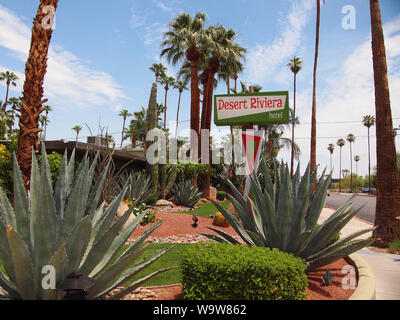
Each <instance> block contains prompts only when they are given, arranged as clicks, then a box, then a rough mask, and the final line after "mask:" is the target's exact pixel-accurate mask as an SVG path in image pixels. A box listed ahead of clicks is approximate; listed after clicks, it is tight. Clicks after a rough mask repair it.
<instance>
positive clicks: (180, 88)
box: [174, 81, 188, 139]
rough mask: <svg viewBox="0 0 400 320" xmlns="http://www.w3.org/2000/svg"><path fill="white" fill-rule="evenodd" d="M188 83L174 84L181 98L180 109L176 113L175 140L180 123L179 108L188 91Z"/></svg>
mask: <svg viewBox="0 0 400 320" xmlns="http://www.w3.org/2000/svg"><path fill="white" fill-rule="evenodd" d="M187 84H188V83H187V82H186V81H177V82H175V84H174V89H178V90H179V98H178V108H177V111H176V128H175V139H176V138H177V137H178V123H179V107H180V105H181V95H182V92H183V91H184V90H188V87H187Z"/></svg>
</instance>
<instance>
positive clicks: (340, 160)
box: [339, 147, 342, 192]
mask: <svg viewBox="0 0 400 320" xmlns="http://www.w3.org/2000/svg"><path fill="white" fill-rule="evenodd" d="M339 153H340V156H339V192H342V147H340V150H339Z"/></svg>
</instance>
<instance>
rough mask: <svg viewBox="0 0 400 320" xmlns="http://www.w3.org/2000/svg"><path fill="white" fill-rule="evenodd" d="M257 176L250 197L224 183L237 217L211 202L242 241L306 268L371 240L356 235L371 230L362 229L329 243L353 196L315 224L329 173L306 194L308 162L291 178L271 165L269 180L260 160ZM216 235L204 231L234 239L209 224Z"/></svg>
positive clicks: (224, 239) (350, 215) (309, 184)
mask: <svg viewBox="0 0 400 320" xmlns="http://www.w3.org/2000/svg"><path fill="white" fill-rule="evenodd" d="M261 170H262V172H261V174H260V180H261V181H259V178H257V175H256V174H254V175H253V176H252V177H251V187H252V190H253V196H252V198H249V197H245V198H244V197H243V196H242V195H241V194H240V192H239V191H238V190H237V189H236V188H235V186H234V185H233V184H232V183H231V182H230V181H229V180H226V181H227V183H228V184H229V185H230V187H231V190H232V194H233V196H231V195H229V198H230V199H231V201H232V204H233V206H234V207H235V210H236V211H237V214H238V216H239V218H240V222H239V220H238V219H237V218H236V217H235V216H234V215H232V214H231V213H230V212H228V211H227V210H225V209H224V208H222V207H221V206H220V205H219V204H218V203H217V202H215V201H213V203H214V205H215V206H216V207H217V208H218V210H219V211H220V212H221V213H222V214H223V215H224V217H225V218H226V219H227V220H228V222H229V224H230V225H231V226H232V227H233V228H234V229H235V231H236V232H237V233H238V234H239V236H240V237H241V238H242V239H243V241H244V242H245V243H246V244H248V245H255V246H264V247H270V248H277V249H279V250H281V251H285V252H288V253H292V254H294V255H295V256H298V257H301V258H304V259H305V260H306V262H307V264H308V265H309V267H308V268H309V270H311V269H313V268H317V267H320V266H323V265H326V264H329V263H331V262H334V261H336V260H338V259H340V258H342V257H345V256H347V255H349V254H351V253H353V252H355V251H357V250H359V249H361V248H363V247H365V246H367V245H368V244H370V243H371V242H372V240H371V239H366V240H359V239H356V238H358V237H359V236H360V235H362V234H365V233H367V232H370V231H372V230H373V228H372V229H367V230H362V231H359V232H356V233H354V234H352V235H350V236H347V237H344V238H342V239H340V240H338V241H336V242H334V243H333V244H330V245H329V242H330V241H331V239H332V237H333V236H334V235H335V234H337V233H338V232H339V231H340V230H341V229H342V228H343V227H344V226H345V225H346V224H347V223H348V222H349V221H350V219H352V218H353V217H354V216H355V215H356V214H357V212H358V211H359V210H360V209H361V208H360V209H358V210H356V211H353V212H352V211H351V206H352V203H353V200H354V197H353V198H351V199H350V200H349V201H347V202H346V203H345V204H344V205H343V206H341V207H340V208H339V209H338V210H336V211H335V212H334V213H333V214H332V215H331V216H330V217H329V218H328V219H327V220H326V221H324V222H323V223H322V224H321V225H320V226H317V221H318V218H319V217H320V214H321V212H322V209H323V207H324V204H325V198H326V192H327V190H328V187H329V185H330V177H329V178H327V179H325V175H324V174H325V171H324V172H323V173H322V175H321V178H320V179H319V181H318V183H317V186H316V189H315V191H314V192H312V189H313V181H314V180H315V178H316V172H314V173H313V174H312V175H311V176H310V166H308V167H307V170H306V172H305V173H304V175H303V177H300V170H299V167H298V168H297V171H296V174H295V175H294V176H293V179H292V180H291V179H290V173H289V170H288V168H287V166H286V165H281V166H280V168H279V169H275V177H274V183H273V182H272V179H271V175H270V173H269V171H268V169H267V165H266V163H265V161H262V162H261ZM210 229H211V230H213V231H215V232H217V233H218V234H219V235H220V236H221V237H218V236H215V235H207V236H208V237H210V238H212V239H214V240H217V241H220V242H230V243H238V242H237V241H236V240H235V239H234V238H232V237H231V236H229V235H228V234H226V233H225V232H223V231H221V230H218V229H214V228H210Z"/></svg>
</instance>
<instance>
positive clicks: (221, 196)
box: [217, 190, 226, 201]
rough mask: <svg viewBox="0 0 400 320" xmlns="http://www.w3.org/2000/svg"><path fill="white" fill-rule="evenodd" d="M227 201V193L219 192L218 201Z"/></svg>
mask: <svg viewBox="0 0 400 320" xmlns="http://www.w3.org/2000/svg"><path fill="white" fill-rule="evenodd" d="M225 199H226V192H225V191H222V190H219V191H217V200H220V201H224V200H225Z"/></svg>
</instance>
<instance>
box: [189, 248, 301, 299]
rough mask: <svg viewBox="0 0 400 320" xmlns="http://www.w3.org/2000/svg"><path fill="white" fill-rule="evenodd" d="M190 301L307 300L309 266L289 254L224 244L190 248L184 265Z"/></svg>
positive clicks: (267, 249)
mask: <svg viewBox="0 0 400 320" xmlns="http://www.w3.org/2000/svg"><path fill="white" fill-rule="evenodd" d="M181 270H182V271H181V272H182V285H183V289H182V291H183V295H184V298H185V299H188V300H225V299H229V300H243V299H244V300H303V299H306V298H307V291H306V289H307V276H306V274H305V270H306V265H305V263H304V262H303V260H301V259H299V258H296V257H294V256H293V255H290V254H288V253H285V252H281V251H278V250H271V249H269V248H265V247H249V246H244V245H232V244H222V243H208V244H197V245H193V246H191V247H190V248H188V249H187V250H186V251H185V253H184V257H183V262H182V268H181Z"/></svg>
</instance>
